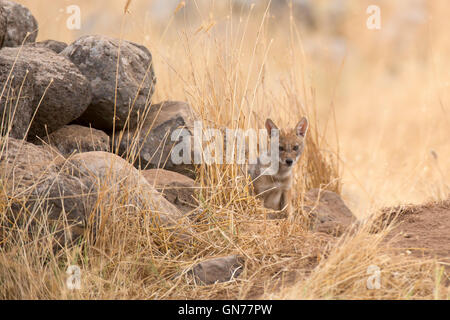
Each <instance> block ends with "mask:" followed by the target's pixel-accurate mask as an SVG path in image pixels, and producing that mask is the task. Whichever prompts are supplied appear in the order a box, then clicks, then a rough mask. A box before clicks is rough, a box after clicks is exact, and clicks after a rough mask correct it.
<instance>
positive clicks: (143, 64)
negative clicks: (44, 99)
mask: <svg viewBox="0 0 450 320" xmlns="http://www.w3.org/2000/svg"><path fill="white" fill-rule="evenodd" d="M119 52H120V54H119ZM61 55H64V56H66V57H68V58H69V59H70V60H71V61H72V62H73V63H74V64H75V65H76V66H77V67H78V68H79V69H80V71H81V72H82V73H83V74H84V75H85V76H86V78H87V79H89V81H90V82H91V87H92V93H93V97H92V103H91V104H90V106H89V108H88V109H87V110H86V112H85V113H84V114H83V115H82V117H81V118H80V119H79V123H80V124H84V125H88V124H91V125H92V127H94V128H97V129H101V130H106V131H108V130H109V131H110V130H112V129H113V128H115V129H117V130H120V129H122V128H124V126H125V123H126V122H127V118H128V116H129V124H130V126H131V127H133V126H134V125H135V124H136V121H137V119H138V115H140V116H142V115H143V114H144V113H145V110H146V109H147V108H148V106H149V105H150V104H151V99H152V95H153V92H154V89H155V84H156V77H155V73H154V70H153V60H152V55H151V53H150V51H149V50H148V49H147V48H146V47H144V46H141V45H138V44H136V43H133V42H129V41H125V40H123V41H121V40H119V39H114V38H109V37H106V36H99V35H90V36H83V37H81V38H79V39H78V40H76V41H75V42H74V43H72V44H70V45H69V46H68V47H67V48H66V49H64V50H63V51H62V52H61ZM118 57H119V63H118V65H117V60H118ZM117 71H118V73H117ZM116 88H117V95H116ZM114 117H115V126H114Z"/></svg>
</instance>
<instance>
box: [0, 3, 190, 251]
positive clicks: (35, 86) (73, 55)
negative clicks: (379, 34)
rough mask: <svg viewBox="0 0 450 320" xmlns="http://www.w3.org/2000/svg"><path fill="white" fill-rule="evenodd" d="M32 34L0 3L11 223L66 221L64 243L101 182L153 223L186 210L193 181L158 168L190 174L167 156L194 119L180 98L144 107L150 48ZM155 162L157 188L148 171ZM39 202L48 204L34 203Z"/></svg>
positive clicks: (152, 81)
mask: <svg viewBox="0 0 450 320" xmlns="http://www.w3.org/2000/svg"><path fill="white" fill-rule="evenodd" d="M37 34H38V22H37V21H36V19H35V18H34V17H33V15H32V14H31V12H30V11H29V10H28V9H27V8H26V7H24V6H22V5H20V4H18V3H15V2H12V1H7V0H0V84H1V86H0V113H1V114H2V124H1V135H2V137H1V149H2V152H1V161H0V167H1V174H2V180H3V181H4V182H5V183H6V185H7V189H8V190H7V191H8V192H7V195H8V197H9V198H10V199H14V203H13V205H12V207H11V211H12V212H13V215H14V216H15V219H17V217H18V216H21V217H25V215H24V214H22V213H24V212H25V211H26V210H27V208H34V211H35V212H38V213H41V214H44V213H45V214H46V215H47V217H48V219H49V220H52V221H53V220H54V221H60V220H64V221H65V222H69V228H63V229H64V232H62V233H61V234H60V235H59V237H60V238H61V237H64V242H65V243H68V242H69V243H70V242H73V241H75V240H76V239H77V238H78V237H79V236H80V235H81V234H82V233H83V232H84V229H85V226H86V224H87V221H88V220H89V217H92V215H94V216H95V214H98V212H96V211H98V210H96V208H95V204H96V203H97V200H98V196H99V195H98V194H99V192H100V189H101V188H100V186H101V185H105V183H106V184H108V185H111V186H117V188H110V193H111V194H109V195H108V196H109V197H112V196H117V194H118V193H119V190H122V189H123V188H126V190H133V196H132V197H128V198H127V199H128V201H130V202H131V203H130V205H132V206H135V207H136V208H141V209H143V210H145V208H147V209H148V210H147V212H152V213H153V214H154V215H155V216H156V215H157V216H158V217H159V220H160V222H162V223H167V224H171V223H174V221H175V220H177V219H179V218H182V217H183V215H184V213H186V212H188V211H190V209H192V208H193V205H192V203H193V190H194V189H195V183H194V180H192V179H190V178H188V177H185V176H181V177H180V176H177V175H176V174H175V175H174V174H172V173H171V172H169V171H166V170H164V169H163V168H166V169H170V170H173V171H180V172H183V173H188V174H190V176H191V177H193V172H194V167H193V166H189V165H188V166H186V165H184V166H176V165H174V164H173V163H172V162H171V159H170V150H171V148H172V146H173V145H174V143H176V142H172V141H171V140H170V137H171V133H172V132H173V131H174V130H176V129H179V128H183V127H184V128H188V129H192V127H193V123H194V121H195V120H196V115H195V112H194V111H193V110H192V108H191V107H190V105H189V104H187V103H185V102H178V101H165V102H160V103H157V104H154V103H152V102H153V101H152V97H153V93H154V90H155V85H156V76H155V72H154V67H153V60H152V55H151V53H150V51H149V50H148V49H147V48H146V47H144V46H142V45H139V44H136V43H133V42H130V41H126V40H120V39H115V38H110V37H106V36H101V35H88V36H83V37H81V38H79V39H77V40H76V41H75V42H73V43H71V44H69V45H67V44H66V43H63V42H60V41H56V40H46V41H42V42H36V38H37ZM165 137H168V139H166V140H164V139H165ZM163 140H164V142H165V143H161V142H162V141H163ZM118 155H120V156H118ZM133 165H134V167H133ZM154 168H160V169H159V170H158V175H157V177H159V180H158V181H164V184H165V185H162V184H161V183H159V182H156V181H155V177H156V176H154V175H152V171H149V172H147V171H148V170H151V169H154ZM139 169H141V170H139ZM111 172H113V174H111ZM107 173H108V174H107ZM142 173H144V174H142ZM145 177H148V179H149V181H147V180H146V178H145ZM180 182H181V183H180ZM166 186H170V190H169V189H168V190H167V191H166ZM182 189H183V190H182ZM184 189H186V190H187V191H184ZM136 190H137V191H136ZM177 190H180V196H179V197H178V196H176V194H177ZM161 192H162V193H161ZM174 192H175V194H174ZM163 195H164V196H163ZM42 199H49V200H48V201H46V203H45V205H42V203H40V202H39V201H41V200H42ZM167 199H169V200H170V201H172V202H173V203H175V205H174V204H172V203H171V202H169V200H167ZM37 206H42V208H40V209H38V210H37V209H36V207H37ZM28 222H29V221H28Z"/></svg>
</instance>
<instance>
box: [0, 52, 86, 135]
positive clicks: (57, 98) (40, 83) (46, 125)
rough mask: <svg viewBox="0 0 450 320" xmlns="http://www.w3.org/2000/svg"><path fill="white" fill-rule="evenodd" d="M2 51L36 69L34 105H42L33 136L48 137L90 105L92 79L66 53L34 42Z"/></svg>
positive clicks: (35, 120)
mask: <svg viewBox="0 0 450 320" xmlns="http://www.w3.org/2000/svg"><path fill="white" fill-rule="evenodd" d="M19 52H20V53H19ZM0 55H1V56H5V57H9V58H11V57H14V58H15V57H17V61H20V63H26V64H28V65H29V68H30V69H32V70H34V72H35V83H34V89H35V90H34V101H33V107H34V108H37V107H38V106H39V109H38V111H37V112H36V116H35V118H34V121H33V123H32V124H31V128H30V132H29V137H30V139H34V137H35V136H39V137H44V136H45V135H46V134H47V133H51V132H53V131H55V130H57V129H59V128H61V127H62V126H64V125H66V124H69V123H70V122H71V121H73V120H75V119H76V118H78V117H79V116H80V115H81V114H83V112H84V111H85V110H86V108H87V107H88V105H89V103H90V101H91V89H90V86H89V82H88V81H87V79H86V78H85V77H84V76H83V75H82V74H81V73H80V71H79V70H78V69H77V67H76V66H75V65H74V64H73V63H71V62H70V61H69V60H68V59H66V58H65V57H63V56H60V55H58V54H56V53H55V52H53V51H51V50H50V49H46V48H35V47H30V46H24V47H22V48H20V47H18V48H3V49H2V50H0ZM42 97H43V98H42ZM41 98H42V102H41ZM33 111H34V110H33Z"/></svg>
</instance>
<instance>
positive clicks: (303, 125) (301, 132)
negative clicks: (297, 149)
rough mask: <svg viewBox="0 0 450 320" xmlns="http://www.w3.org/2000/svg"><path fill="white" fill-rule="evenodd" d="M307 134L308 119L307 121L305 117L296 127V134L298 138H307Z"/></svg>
mask: <svg viewBox="0 0 450 320" xmlns="http://www.w3.org/2000/svg"><path fill="white" fill-rule="evenodd" d="M306 132H308V119H306V118H305V117H303V118H302V119H301V120H300V121H299V122H298V123H297V126H296V127H295V133H296V134H297V135H298V136H301V137H305V136H306Z"/></svg>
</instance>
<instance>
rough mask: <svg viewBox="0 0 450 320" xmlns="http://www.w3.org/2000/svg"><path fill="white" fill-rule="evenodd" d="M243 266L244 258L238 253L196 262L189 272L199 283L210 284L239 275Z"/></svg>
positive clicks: (225, 280)
mask: <svg viewBox="0 0 450 320" xmlns="http://www.w3.org/2000/svg"><path fill="white" fill-rule="evenodd" d="M243 268H244V259H243V258H242V257H240V256H238V255H231V256H226V257H220V258H214V259H209V260H205V261H202V262H200V263H197V264H196V265H195V266H194V267H193V268H192V270H190V272H189V273H190V274H192V275H193V276H194V278H195V280H196V281H199V282H200V284H204V285H210V284H214V283H217V282H227V281H230V280H232V279H235V278H237V277H239V275H240V274H241V273H242V271H243Z"/></svg>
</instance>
